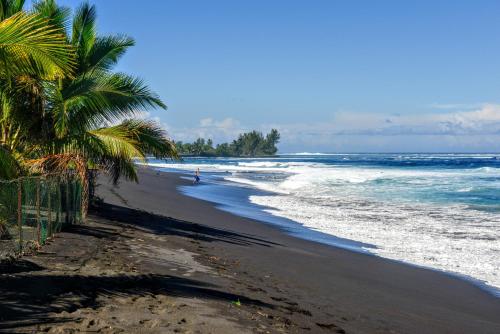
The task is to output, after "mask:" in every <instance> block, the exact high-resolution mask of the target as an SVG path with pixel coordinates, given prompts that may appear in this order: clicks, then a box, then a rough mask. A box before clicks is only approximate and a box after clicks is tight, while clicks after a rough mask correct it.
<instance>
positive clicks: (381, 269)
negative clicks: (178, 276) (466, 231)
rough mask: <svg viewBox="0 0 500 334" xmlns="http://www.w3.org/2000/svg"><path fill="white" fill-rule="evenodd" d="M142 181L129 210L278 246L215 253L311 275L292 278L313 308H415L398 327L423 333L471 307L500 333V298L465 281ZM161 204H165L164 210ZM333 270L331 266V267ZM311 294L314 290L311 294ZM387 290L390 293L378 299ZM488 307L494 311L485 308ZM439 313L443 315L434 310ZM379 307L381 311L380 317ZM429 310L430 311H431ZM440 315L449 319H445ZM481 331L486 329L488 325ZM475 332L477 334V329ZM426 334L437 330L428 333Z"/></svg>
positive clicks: (172, 182)
mask: <svg viewBox="0 0 500 334" xmlns="http://www.w3.org/2000/svg"><path fill="white" fill-rule="evenodd" d="M140 179H141V183H139V184H138V185H136V184H131V183H123V184H121V185H120V189H119V192H120V194H130V195H128V196H127V197H126V200H127V201H128V203H129V204H130V205H135V206H136V207H137V208H140V209H142V210H145V211H148V212H153V213H156V214H165V215H168V216H170V217H175V218H176V219H182V220H186V221H192V222H195V223H198V224H203V225H207V226H210V227H214V228H222V229H224V230H226V229H228V230H230V231H235V232H236V231H237V233H242V234H245V235H252V236H254V237H257V238H261V239H264V240H269V241H271V242H273V243H276V244H277V245H279V246H276V247H271V249H273V251H274V252H273V257H270V256H269V254H267V252H266V251H263V250H262V249H260V248H259V246H258V245H253V246H248V247H241V248H240V247H236V246H231V245H225V244H224V245H218V246H220V248H219V247H216V248H215V249H214V251H215V254H220V252H222V253H225V254H228V256H229V255H231V257H232V258H233V260H238V261H240V260H241V261H243V259H245V260H248V261H249V262H251V263H252V265H251V267H252V268H251V269H252V271H253V272H254V273H255V272H262V271H265V270H266V269H267V270H272V271H277V273H275V275H279V276H281V277H282V280H285V282H286V281H287V280H288V278H286V277H287V275H297V274H298V273H303V272H305V273H307V274H306V276H301V278H300V279H297V278H294V280H298V282H299V283H300V284H299V285H300V286H301V287H306V286H309V287H311V286H314V287H315V289H319V291H321V292H319V291H318V290H316V291H314V292H312V291H309V292H308V293H307V295H306V296H304V295H302V294H303V293H304V291H302V292H300V293H299V292H298V294H299V295H302V296H301V299H303V301H305V302H306V303H313V300H314V299H320V300H322V299H326V300H329V302H326V301H325V304H324V305H323V307H326V308H332V305H337V304H338V305H343V304H345V305H350V307H349V308H351V307H352V308H353V309H350V312H354V313H356V312H359V310H360V309H366V308H367V305H368V308H369V309H370V310H371V311H372V312H375V313H385V312H388V314H393V313H394V312H396V313H401V312H402V310H398V308H403V309H405V308H407V307H410V305H412V307H410V308H411V310H410V309H408V310H406V312H407V313H408V315H409V316H408V318H406V316H405V317H403V318H405V320H404V321H403V323H404V325H403V324H400V325H402V326H403V327H406V329H405V330H402V332H419V330H416V327H415V326H416V323H415V321H416V320H417V319H419V320H418V321H417V323H418V324H422V322H421V320H422V319H427V321H430V322H432V320H433V318H435V317H436V316H437V318H439V317H440V316H439V315H442V316H444V314H448V316H450V314H449V313H448V312H451V310H453V309H454V308H458V309H462V308H463V307H466V308H468V307H470V306H471V305H474V304H475V307H474V308H473V309H469V310H468V311H466V312H465V313H468V312H469V311H470V312H474V313H476V312H478V311H479V313H478V314H477V315H480V317H482V316H486V315H487V314H490V315H491V316H493V318H490V321H492V320H493V319H494V321H493V322H492V324H496V325H494V326H495V328H496V330H498V329H500V319H498V318H497V314H499V313H500V299H499V298H497V297H495V296H493V295H492V294H491V293H489V292H486V291H485V290H484V289H482V288H480V287H478V286H477V285H475V284H472V283H471V282H469V281H466V280H464V279H463V278H458V277H454V276H452V275H448V274H447V273H444V272H439V271H435V270H429V269H423V268H420V267H416V266H411V265H407V264H404V263H400V262H397V261H393V260H388V259H384V258H381V257H377V256H373V255H371V254H370V255H367V254H361V253H354V252H352V251H349V250H345V249H341V248H336V247H332V246H330V245H323V244H319V243H317V242H314V241H308V240H303V239H299V238H297V237H295V236H290V235H288V234H286V233H284V232H283V231H282V230H281V229H279V228H277V227H275V226H271V225H269V224H267V223H264V222H260V221H255V220H253V219H248V218H244V217H239V216H236V215H234V214H232V213H228V212H225V211H222V210H220V209H218V208H216V207H215V205H214V203H211V202H207V201H203V200H199V199H195V198H192V197H188V196H186V195H183V194H181V193H180V192H179V190H178V189H177V188H178V187H179V186H181V185H186V184H190V182H188V181H186V180H183V179H181V178H180V177H179V174H177V175H176V174H175V173H161V172H160V175H156V172H155V171H153V170H150V169H147V168H141V169H140ZM172 188H173V189H175V192H172ZM134 193H135V194H137V193H139V194H148V196H147V200H146V199H143V198H132V197H131V195H132V194H134ZM132 201H133V202H134V203H133V204H132ZM172 201H174V202H177V204H176V205H168V204H166V203H169V202H172ZM160 203H164V204H163V205H164V207H162V204H160ZM266 250H267V249H266ZM249 253H251V254H249ZM292 254H293V255H292ZM299 254H300V256H299ZM306 254H307V255H306ZM290 256H292V259H293V260H292V259H290ZM318 258H321V260H320V261H312V260H313V259H316V260H317V259H318ZM278 263H286V264H287V265H288V266H290V267H289V268H279V269H280V270H277V268H276V265H277V264H278ZM329 265H331V266H332V267H331V268H330V267H328V266H329ZM346 277H349V280H348V281H345V278H346ZM332 283H335V284H336V285H338V287H340V286H342V287H343V289H346V291H349V292H348V293H339V292H338V291H336V290H337V289H335V291H332V287H331V284H332ZM354 286H355V287H356V288H354ZM305 290H306V291H308V290H309V289H305ZM374 291H376V292H374ZM381 291H384V292H385V293H383V294H382V295H380V293H381ZM325 293H326V294H327V295H328V297H327V298H326V297H323V296H321V294H325ZM330 294H331V295H330ZM365 294H366V295H365ZM375 295H377V296H378V297H379V298H380V300H384V302H381V303H374V301H373V300H374V299H373V298H376V297H375ZM391 295H392V296H391ZM424 296H426V297H424ZM367 297H368V298H367ZM405 299H406V301H405V303H404V305H403V304H401V301H402V300H405ZM435 299H438V300H440V302H439V303H438V304H439V306H437V305H436V304H435ZM389 300H392V301H391V302H390V303H388V304H387V303H386V302H388V301H389ZM395 300H398V302H395ZM375 305H376V306H375ZM396 305H397V306H396ZM466 305H467V306H466ZM486 305H488V306H487V307H485V306H486ZM436 307H437V308H438V309H439V310H440V311H438V310H436ZM483 307H485V308H483ZM375 309H381V310H383V311H375ZM431 309H432V311H430V310H431ZM355 310H356V311H355ZM445 310H446V311H445ZM428 311H429V313H428ZM441 311H443V312H444V313H443V314H441ZM434 312H437V314H434ZM462 312H464V310H461V311H460V313H462ZM491 312H492V313H491ZM422 313H424V314H425V315H423V314H422ZM410 315H411V316H410ZM462 316H463V314H462ZM446 317H447V316H446ZM446 317H445V318H446ZM457 317H459V316H458V315H455V316H450V318H448V324H447V325H450V326H453V327H454V326H458V323H460V321H459V320H457ZM390 318H391V317H390V316H388V315H387V313H386V316H385V317H381V318H379V319H378V321H381V322H384V323H385V322H389V323H391V322H393V321H390ZM462 318H463V317H462ZM465 318H466V317H465ZM400 320H401V319H399V321H400ZM434 320H435V319H434ZM399 321H396V322H399ZM441 321H442V320H441ZM441 321H440V322H441ZM452 322H454V324H452ZM435 325H436V326H437V323H436V324H435ZM441 325H443V323H441ZM460 326H461V327H460V328H462V329H461V330H463V328H466V327H467V325H466V324H464V323H462V324H461V325H460ZM410 328H411V329H410ZM438 328H439V327H438V326H437V327H436V329H435V331H436V332H442V331H445V329H446V326H444V327H443V328H442V330H441V331H439V330H438ZM456 328H459V327H456ZM481 329H482V330H484V328H482V327H481ZM476 330H477V328H476ZM471 331H473V330H472V329H471ZM428 332H432V331H431V330H428Z"/></svg>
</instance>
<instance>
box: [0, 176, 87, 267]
mask: <svg viewBox="0 0 500 334" xmlns="http://www.w3.org/2000/svg"><path fill="white" fill-rule="evenodd" d="M82 217H83V214H82V185H81V182H80V181H79V180H78V179H77V178H75V177H64V178H61V177H24V178H20V179H16V180H12V181H0V260H1V259H2V258H5V257H10V256H13V255H16V254H20V253H23V252H25V251H29V250H32V249H34V248H36V247H37V246H38V245H43V244H45V242H46V241H47V239H48V238H50V237H52V236H53V235H54V233H57V232H59V231H60V230H61V228H62V226H63V225H64V224H74V223H80V222H81V221H82Z"/></svg>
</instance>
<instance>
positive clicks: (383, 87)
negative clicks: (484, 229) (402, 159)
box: [59, 0, 500, 152]
mask: <svg viewBox="0 0 500 334" xmlns="http://www.w3.org/2000/svg"><path fill="white" fill-rule="evenodd" d="M59 3H61V4H65V5H68V6H70V7H73V8H74V7H75V6H76V5H77V4H78V3H79V1H73V0H65V1H59ZM92 3H94V4H96V6H97V9H98V16H99V31H100V32H102V33H122V34H127V35H130V36H132V37H134V38H135V39H136V46H135V47H134V48H132V49H131V50H130V51H129V53H128V54H127V55H126V56H125V57H124V58H123V60H122V62H121V63H120V65H119V67H118V68H117V70H120V71H125V72H129V73H133V74H135V75H138V76H140V77H142V78H144V79H145V80H146V81H147V83H148V84H149V85H150V86H151V87H152V88H153V89H154V90H155V91H156V92H158V94H159V95H160V96H161V97H162V98H163V99H164V101H165V102H166V103H167V105H168V106H169V109H168V111H166V112H165V111H158V110H149V111H148V115H149V117H151V118H154V119H157V120H159V121H160V122H161V123H162V124H163V125H164V126H165V128H166V129H167V130H168V131H169V133H170V135H171V136H172V137H173V138H174V139H176V140H184V141H185V140H193V139H195V138H196V137H197V136H205V137H211V138H213V139H214V141H215V142H220V141H225V140H229V139H231V138H233V137H235V136H236V135H237V134H238V133H239V132H241V131H245V130H251V129H257V130H261V131H264V132H265V131H267V130H269V129H270V128H271V127H277V128H278V129H279V130H280V132H281V133H282V142H281V144H280V152H292V151H294V152H298V151H322V152H401V151H426V152H433V151H439V152H445V151H449V152H473V151H477V152H484V151H490V152H491V151H500V1H472V0H470V1H452V0H449V1H439V0H434V1H423V0H418V1H417V0H415V1H383V0H381V1H369V0H366V1H355V0H353V1H334V0H330V1H319V0H314V1H305V0H304V1H290V0H288V1H278V0H272V1H270V0H262V1H257V0H253V1H217V0H213V1H202V0H200V1H189V0H187V1H165V0H162V1H149V2H142V3H141V4H140V5H138V3H137V2H136V1H129V0H121V1H118V0H95V1H92Z"/></svg>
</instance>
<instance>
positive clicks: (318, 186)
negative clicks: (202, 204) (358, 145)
mask: <svg viewBox="0 0 500 334" xmlns="http://www.w3.org/2000/svg"><path fill="white" fill-rule="evenodd" d="M149 164H150V165H151V166H153V167H155V168H156V169H158V170H160V171H172V170H175V171H183V172H186V176H185V177H189V178H192V177H191V175H192V174H193V172H194V170H196V168H200V171H201V180H202V182H201V183H200V184H199V185H196V186H185V187H182V189H181V190H182V191H183V192H184V193H186V194H187V195H190V196H194V197H197V198H201V199H205V200H210V201H212V202H215V203H217V204H218V205H219V206H220V207H221V208H222V209H224V210H228V211H231V212H234V213H236V214H240V215H243V216H247V217H250V218H256V219H259V220H262V221H265V222H268V223H272V224H278V225H280V226H281V227H282V228H284V229H285V230H287V231H289V232H290V233H292V234H294V235H297V236H299V237H304V238H307V239H312V240H315V241H319V242H324V243H329V244H333V245H335V246H338V247H344V248H348V249H351V250H354V251H359V252H366V253H370V254H373V255H377V256H381V257H384V258H388V259H393V260H397V261H402V262H405V263H408V264H412V265H417V266H423V267H427V268H432V269H435V270H440V271H445V272H448V273H452V274H456V275H459V276H462V277H464V278H466V279H471V280H473V281H474V282H477V283H479V284H480V285H484V286H485V287H488V289H489V290H490V291H492V292H493V293H495V294H497V295H500V293H499V292H500V154H309V153H302V154H293V155H292V154H291V155H280V156H277V157H266V158H186V159H184V161H183V162H164V161H156V160H150V161H149Z"/></svg>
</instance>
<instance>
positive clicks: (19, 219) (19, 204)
mask: <svg viewBox="0 0 500 334" xmlns="http://www.w3.org/2000/svg"><path fill="white" fill-rule="evenodd" d="M21 182H22V181H21V180H19V181H17V225H18V227H19V253H21V252H22V251H23V213H22V210H23V208H22V205H23V203H22V196H23V195H22V191H23V188H22V184H21Z"/></svg>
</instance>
